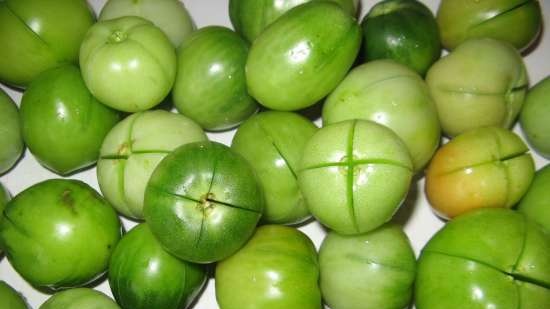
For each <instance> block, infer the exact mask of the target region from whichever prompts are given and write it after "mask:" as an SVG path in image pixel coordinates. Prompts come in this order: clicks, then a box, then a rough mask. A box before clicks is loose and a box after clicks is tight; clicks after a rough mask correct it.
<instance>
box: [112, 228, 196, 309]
mask: <svg viewBox="0 0 550 309" xmlns="http://www.w3.org/2000/svg"><path fill="white" fill-rule="evenodd" d="M205 282H206V272H205V269H204V267H202V266H200V265H197V264H192V263H188V262H184V261H182V260H179V259H177V258H176V257H174V256H172V255H170V254H169V253H167V252H166V251H164V249H162V247H161V245H160V244H159V243H158V241H157V240H156V239H155V237H154V236H153V234H152V233H151V231H150V230H149V227H148V226H147V225H146V224H145V223H142V224H140V225H138V226H137V227H135V228H133V229H132V230H131V231H130V232H129V233H128V234H126V235H124V237H123V238H122V239H121V240H120V242H119V243H118V245H117V247H116V249H115V251H114V252H113V255H112V257H111V262H110V265H109V285H110V286H111V291H113V295H114V297H115V299H116V300H117V303H118V304H119V305H120V306H121V307H122V308H123V309H151V308H162V309H183V308H186V307H187V305H188V304H189V303H191V302H192V301H193V300H194V299H195V298H196V296H197V294H198V292H199V291H200V289H201V288H202V286H203V285H204V283H205Z"/></svg>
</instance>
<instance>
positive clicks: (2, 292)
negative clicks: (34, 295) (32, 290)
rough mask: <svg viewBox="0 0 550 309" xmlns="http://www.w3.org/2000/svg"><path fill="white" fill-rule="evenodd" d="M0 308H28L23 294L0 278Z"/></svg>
mask: <svg viewBox="0 0 550 309" xmlns="http://www.w3.org/2000/svg"><path fill="white" fill-rule="evenodd" d="M0 300H2V301H1V302H0V309H28V308H29V307H28V306H27V303H26V302H25V300H24V299H23V296H22V295H21V294H19V293H18V292H17V291H15V290H14V289H13V288H12V287H11V286H9V285H8V284H7V283H6V282H4V281H1V280H0Z"/></svg>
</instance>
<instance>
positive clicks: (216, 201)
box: [144, 142, 264, 263]
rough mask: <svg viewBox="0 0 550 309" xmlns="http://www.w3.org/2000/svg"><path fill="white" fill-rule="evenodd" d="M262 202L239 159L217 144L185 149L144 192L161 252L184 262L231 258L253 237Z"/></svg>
mask: <svg viewBox="0 0 550 309" xmlns="http://www.w3.org/2000/svg"><path fill="white" fill-rule="evenodd" d="M263 204H264V197H263V195H262V191H261V187H260V185H259V184H258V181H257V180H256V175H255V174H254V171H253V170H252V168H251V167H250V165H249V164H248V162H246V160H245V159H244V158H243V157H241V156H240V155H238V154H236V153H235V152H233V151H232V150H231V149H230V148H228V147H227V146H224V145H222V144H219V143H215V142H196V143H191V144H186V145H183V146H181V147H179V148H177V149H176V150H174V151H173V152H172V153H170V154H169V155H167V156H166V157H165V158H164V159H163V160H162V161H161V162H160V164H159V165H158V167H157V168H156V169H155V171H154V173H153V175H151V179H150V180H149V183H148V184H147V189H146V191H145V208H144V215H145V220H146V221H147V223H148V224H149V227H150V228H151V231H152V232H153V234H154V235H155V237H156V238H157V239H158V240H159V242H160V243H161V244H162V246H163V247H164V248H165V249H166V250H167V251H168V252H170V253H172V254H173V255H175V256H177V257H179V258H181V259H182V260H186V261H190V262H195V263H211V262H215V261H219V260H222V259H225V258H227V257H229V256H231V255H232V254H233V253H235V252H236V251H237V250H239V248H241V247H242V246H243V245H244V244H245V242H246V241H247V240H248V238H249V237H250V236H251V235H252V233H253V232H254V229H255V227H256V224H257V223H258V221H259V219H260V216H261V215H262V210H263Z"/></svg>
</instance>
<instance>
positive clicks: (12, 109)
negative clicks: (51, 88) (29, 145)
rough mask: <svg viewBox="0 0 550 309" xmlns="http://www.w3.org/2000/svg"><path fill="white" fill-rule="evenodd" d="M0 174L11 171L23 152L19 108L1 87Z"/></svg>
mask: <svg viewBox="0 0 550 309" xmlns="http://www.w3.org/2000/svg"><path fill="white" fill-rule="evenodd" d="M0 140H1V141H2V147H0V174H3V173H6V172H7V171H9V170H10V169H11V168H12V167H13V166H14V165H15V164H16V163H17V160H18V159H19V157H21V154H23V149H24V144H23V136H22V135H21V120H20V119H19V110H18V109H17V106H16V105H15V103H14V102H13V100H12V99H11V98H10V97H9V96H8V95H7V94H6V93H5V92H4V91H3V90H2V89H0Z"/></svg>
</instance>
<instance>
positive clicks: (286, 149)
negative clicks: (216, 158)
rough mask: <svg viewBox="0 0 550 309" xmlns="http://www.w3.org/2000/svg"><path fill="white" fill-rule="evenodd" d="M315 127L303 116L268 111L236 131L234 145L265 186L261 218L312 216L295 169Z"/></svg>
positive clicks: (288, 220)
mask: <svg viewBox="0 0 550 309" xmlns="http://www.w3.org/2000/svg"><path fill="white" fill-rule="evenodd" d="M316 131H317V127H316V126H315V125H314V124H313V123H312V122H311V121H309V120H308V119H307V118H305V117H303V116H300V115H298V114H294V113H290V112H275V111H267V112H263V113H260V114H257V115H255V116H252V117H251V118H249V119H248V120H247V121H245V122H244V123H243V124H242V125H241V126H240V127H239V129H238V130H237V132H236V133H235V136H234V137H233V142H232V144H231V148H232V149H233V150H235V151H236V152H238V153H240V154H241V155H242V156H243V157H244V158H245V159H247V160H248V162H249V163H250V164H251V165H252V167H253V168H254V170H255V171H256V173H257V175H258V178H259V180H260V183H261V185H262V187H263V191H264V195H265V209H264V214H263V216H262V222H267V223H277V224H295V223H300V222H303V221H304V220H306V219H308V218H309V217H310V214H309V210H308V209H307V205H306V202H305V200H304V197H303V195H302V193H301V192H300V188H298V179H297V175H296V172H297V170H298V167H299V164H300V159H301V157H302V153H303V150H304V147H305V145H306V143H307V141H308V140H309V139H310V138H311V136H313V134H315V132H316Z"/></svg>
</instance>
